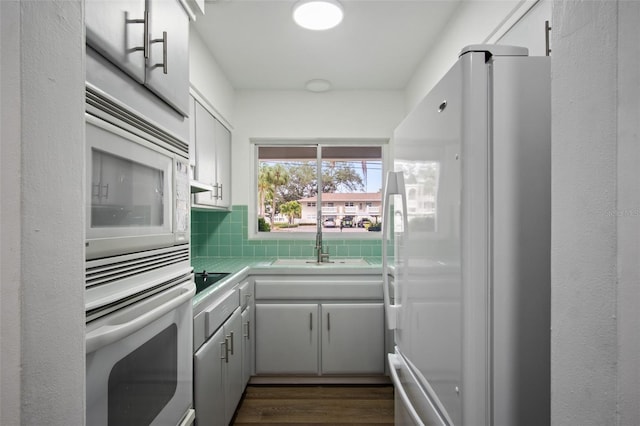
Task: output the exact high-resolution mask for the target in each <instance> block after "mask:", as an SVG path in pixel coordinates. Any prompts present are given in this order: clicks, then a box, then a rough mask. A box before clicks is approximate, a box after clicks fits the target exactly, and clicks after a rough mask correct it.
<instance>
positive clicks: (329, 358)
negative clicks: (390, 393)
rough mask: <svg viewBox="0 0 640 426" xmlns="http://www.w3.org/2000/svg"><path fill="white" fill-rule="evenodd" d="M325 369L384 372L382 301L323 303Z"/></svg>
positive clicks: (338, 372)
mask: <svg viewBox="0 0 640 426" xmlns="http://www.w3.org/2000/svg"><path fill="white" fill-rule="evenodd" d="M321 306H322V308H321V312H322V323H323V324H322V373H323V374H381V373H384V360H385V353H384V331H385V330H384V308H383V305H382V303H357V304H356V303H345V304H323V305H321Z"/></svg>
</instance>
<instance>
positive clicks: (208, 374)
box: [193, 328, 226, 426]
mask: <svg viewBox="0 0 640 426" xmlns="http://www.w3.org/2000/svg"><path fill="white" fill-rule="evenodd" d="M225 345H226V343H225V334H224V328H220V329H219V330H218V332H217V333H215V334H214V335H213V336H212V337H211V338H210V339H209V340H208V341H207V342H206V343H205V344H204V345H202V347H200V349H198V351H197V352H196V353H195V355H194V362H193V389H194V406H195V409H196V423H197V424H198V425H210V426H226V423H225V418H224V411H225V401H224V382H225V375H226V369H225V351H226V346H225Z"/></svg>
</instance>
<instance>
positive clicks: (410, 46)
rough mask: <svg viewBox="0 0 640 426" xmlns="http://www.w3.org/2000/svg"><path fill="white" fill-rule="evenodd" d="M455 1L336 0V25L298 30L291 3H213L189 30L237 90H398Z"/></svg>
mask: <svg viewBox="0 0 640 426" xmlns="http://www.w3.org/2000/svg"><path fill="white" fill-rule="evenodd" d="M459 2H460V0H341V4H342V5H343V8H344V13H345V16H344V19H343V21H342V23H341V24H340V25H339V26H338V27H336V28H333V29H330V30H326V31H310V30H305V29H303V28H300V27H298V26H297V25H296V24H294V22H293V21H292V19H291V12H292V8H293V5H294V3H295V0H217V1H208V2H207V3H206V9H205V15H204V16H202V15H199V16H198V18H197V20H196V22H195V27H196V30H197V31H198V33H199V34H200V36H201V37H202V39H203V40H204V42H205V44H206V45H207V46H208V47H209V49H210V50H211V53H212V54H213V56H214V58H215V59H216V61H217V62H218V64H219V65H220V67H221V68H222V70H223V71H224V73H225V74H226V76H227V78H228V79H229V81H230V83H231V85H232V86H233V87H234V88H236V89H272V90H287V89H292V90H300V89H304V86H305V82H307V81H308V80H311V79H317V78H320V79H326V80H329V81H331V83H332V85H333V89H335V90H352V89H363V90H397V89H403V88H404V87H405V86H406V85H407V83H408V81H409V79H410V78H411V76H412V75H413V73H414V71H415V69H416V67H417V66H418V64H419V63H420V62H421V60H422V58H423V57H424V56H425V55H426V53H427V52H428V49H429V48H430V47H431V46H432V45H433V44H434V43H435V41H436V40H437V38H438V35H439V33H440V32H441V30H442V29H443V28H444V26H445V25H446V24H447V21H448V20H449V18H450V17H451V15H452V14H453V13H454V12H455V9H456V7H457V6H458V4H459Z"/></svg>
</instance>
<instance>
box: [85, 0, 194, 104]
mask: <svg viewBox="0 0 640 426" xmlns="http://www.w3.org/2000/svg"><path fill="white" fill-rule="evenodd" d="M85 24H86V34H87V44H88V45H90V46H91V47H92V48H94V49H95V50H96V51H98V52H99V53H100V54H102V55H103V56H104V57H105V58H107V59H109V60H110V61H111V62H112V63H113V64H115V65H116V66H117V67H118V68H120V69H122V70H123V71H124V72H126V73H127V74H128V75H129V76H131V77H132V78H133V79H134V80H136V81H137V82H139V83H141V84H144V85H145V86H146V87H147V88H148V89H150V90H151V91H152V92H153V93H155V94H156V95H157V96H158V97H160V98H161V99H163V100H164V101H165V102H166V103H167V104H169V105H171V106H172V107H173V108H174V109H176V110H177V111H178V112H180V113H181V114H182V115H184V116H187V115H188V113H189V57H188V54H189V15H187V13H186V11H185V10H184V8H183V7H182V4H181V3H180V2H179V1H178V0H147V1H146V2H145V0H112V1H105V0H86V3H85Z"/></svg>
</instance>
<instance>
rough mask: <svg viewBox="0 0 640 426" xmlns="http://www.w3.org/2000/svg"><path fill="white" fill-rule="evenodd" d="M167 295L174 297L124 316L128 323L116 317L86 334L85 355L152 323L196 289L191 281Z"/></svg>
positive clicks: (190, 295) (192, 294)
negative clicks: (128, 319)
mask: <svg viewBox="0 0 640 426" xmlns="http://www.w3.org/2000/svg"><path fill="white" fill-rule="evenodd" d="M167 294H171V295H174V297H171V298H170V300H169V301H168V302H166V303H162V304H160V305H158V306H151V307H146V306H145V307H143V308H138V309H139V310H140V311H141V312H135V311H134V312H133V315H126V318H132V319H131V320H130V321H122V322H121V321H119V318H118V317H117V316H116V317H115V318H114V321H112V322H107V323H106V324H105V325H103V326H101V327H98V328H97V329H95V330H92V331H90V332H89V333H87V335H86V339H85V341H86V353H90V352H93V351H95V350H96V349H99V348H101V347H104V346H107V345H109V344H111V343H113V342H115V341H117V340H120V339H123V338H125V337H127V336H129V335H130V334H133V333H135V332H136V331H138V330H140V329H142V328H143V327H145V326H147V325H148V324H151V323H152V322H153V321H155V320H157V319H158V318H160V317H162V316H163V315H165V314H166V313H168V312H171V311H172V310H174V309H175V308H177V307H178V306H180V305H182V304H183V303H185V302H187V301H188V300H190V299H191V298H192V297H193V296H194V295H195V294H196V288H195V285H194V284H193V281H192V280H189V281H188V282H185V283H184V284H182V285H179V286H177V287H174V288H173V289H171V290H169V291H168V292H167V293H165V295H167ZM163 299H164V298H163ZM134 309H135V308H134Z"/></svg>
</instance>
